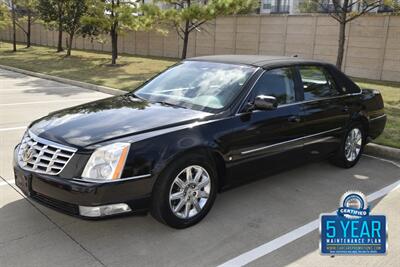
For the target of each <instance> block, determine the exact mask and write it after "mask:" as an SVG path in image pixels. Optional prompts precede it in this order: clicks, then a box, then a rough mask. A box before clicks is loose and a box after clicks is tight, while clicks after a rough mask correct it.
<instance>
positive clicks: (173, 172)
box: [150, 153, 218, 229]
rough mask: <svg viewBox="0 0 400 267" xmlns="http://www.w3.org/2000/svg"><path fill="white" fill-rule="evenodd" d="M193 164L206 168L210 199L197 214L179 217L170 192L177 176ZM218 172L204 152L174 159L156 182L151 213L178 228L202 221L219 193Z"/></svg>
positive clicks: (159, 219) (161, 220) (157, 218)
mask: <svg viewBox="0 0 400 267" xmlns="http://www.w3.org/2000/svg"><path fill="white" fill-rule="evenodd" d="M191 165H197V166H200V167H202V168H204V169H205V170H206V171H207V173H208V175H209V178H210V185H211V188H210V193H209V196H208V200H207V202H206V203H205V205H204V206H203V208H202V209H201V211H200V212H198V213H197V214H196V215H195V216H193V217H191V218H187V219H183V218H179V217H178V216H177V215H175V214H174V212H173V211H172V208H171V207H170V200H169V194H170V189H171V185H172V183H173V182H174V180H175V178H176V176H177V175H178V174H179V173H181V171H182V170H185V168H186V167H189V166H191ZM217 179H218V177H217V172H216V168H215V166H214V163H213V161H212V160H210V159H209V158H208V157H207V156H205V155H202V154H200V153H199V154H197V153H196V154H195V153H191V154H187V155H184V156H182V157H181V158H179V159H177V160H175V161H173V162H172V163H171V164H170V165H169V166H167V167H166V169H165V170H164V171H163V172H162V173H161V175H160V177H158V179H157V181H156V184H155V185H154V190H153V196H152V206H151V210H150V212H151V215H152V216H153V217H154V218H155V219H156V220H158V221H160V222H162V223H164V224H166V225H169V226H171V227H173V228H176V229H183V228H187V227H190V226H192V225H195V224H196V223H198V222H200V221H201V220H202V219H203V218H204V217H205V216H206V215H207V213H208V212H209V211H210V209H211V207H212V205H213V204H214V201H215V198H216V195H217V186H218V181H217Z"/></svg>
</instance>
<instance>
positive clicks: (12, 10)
mask: <svg viewBox="0 0 400 267" xmlns="http://www.w3.org/2000/svg"><path fill="white" fill-rule="evenodd" d="M11 5H12V7H11V12H12V25H13V52H17V21H16V20H17V17H16V14H15V4H14V1H12V2H11Z"/></svg>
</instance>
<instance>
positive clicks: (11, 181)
mask: <svg viewBox="0 0 400 267" xmlns="http://www.w3.org/2000/svg"><path fill="white" fill-rule="evenodd" d="M9 184H15V181H14V180H4V182H0V186H3V185H9Z"/></svg>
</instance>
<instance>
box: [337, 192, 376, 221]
mask: <svg viewBox="0 0 400 267" xmlns="http://www.w3.org/2000/svg"><path fill="white" fill-rule="evenodd" d="M337 214H338V215H339V216H344V217H346V218H348V219H358V218H361V217H363V216H368V215H369V207H368V203H367V199H366V198H365V196H364V194H363V193H361V192H355V191H349V192H346V193H345V194H344V195H343V196H342V198H341V199H340V208H339V209H338V211H337Z"/></svg>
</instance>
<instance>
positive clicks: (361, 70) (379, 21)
mask: <svg viewBox="0 0 400 267" xmlns="http://www.w3.org/2000/svg"><path fill="white" fill-rule="evenodd" d="M17 37H18V41H21V42H24V41H25V39H24V35H23V34H22V33H21V32H19V33H18V34H17ZM0 39H1V40H11V31H10V30H5V31H2V32H0ZM56 41H57V33H56V32H52V31H49V30H46V29H45V28H44V27H43V26H42V25H35V26H34V27H33V33H32V42H33V43H34V44H40V45H48V46H55V45H56ZM74 46H75V48H78V49H87V50H97V51H110V50H111V45H110V42H109V41H108V42H106V43H103V44H101V43H98V42H96V41H94V42H92V41H91V40H89V39H84V38H82V37H79V38H77V39H76V41H75V44H74ZM337 46H338V24H337V22H336V21H335V20H333V19H332V18H330V17H329V16H326V15H301V16H300V15H296V16H286V15H251V16H250V15H249V16H234V17H220V18H217V19H216V20H215V21H212V22H210V23H208V24H207V25H205V27H204V29H203V30H202V31H200V32H193V33H192V34H191V37H190V41H189V49H188V57H193V56H201V55H213V54H263V55H286V56H293V55H298V56H299V57H303V58H307V59H319V60H324V61H327V62H331V63H335V61H336V53H337ZM119 49H120V50H119V51H120V52H122V53H128V54H137V55H145V56H161V57H176V58H178V57H179V56H180V54H181V51H182V41H181V40H180V39H179V37H178V36H177V34H176V33H175V31H174V30H171V31H170V32H169V34H168V35H165V36H164V35H161V34H159V33H156V32H151V33H149V32H128V33H126V34H124V35H122V36H121V38H120V42H119ZM343 70H344V71H345V72H346V73H347V74H349V75H351V76H354V77H362V78H370V79H378V80H379V79H382V80H390V81H400V16H389V15H376V14H375V15H368V16H365V17H360V18H359V19H356V20H354V21H352V22H351V23H350V24H349V25H348V28H347V39H346V44H345V58H344V63H343Z"/></svg>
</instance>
